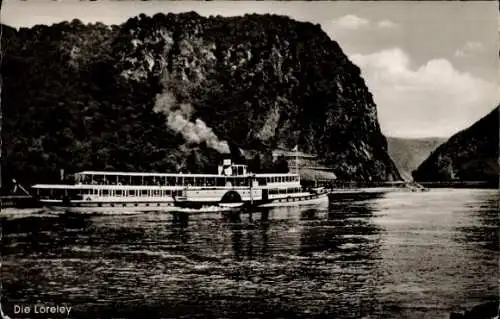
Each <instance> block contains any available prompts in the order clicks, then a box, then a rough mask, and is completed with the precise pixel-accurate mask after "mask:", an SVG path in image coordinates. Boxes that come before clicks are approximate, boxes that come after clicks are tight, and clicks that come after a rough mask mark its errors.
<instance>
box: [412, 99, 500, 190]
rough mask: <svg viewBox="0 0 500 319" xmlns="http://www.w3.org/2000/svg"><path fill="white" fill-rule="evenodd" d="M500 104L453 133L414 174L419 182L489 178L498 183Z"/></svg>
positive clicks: (488, 179) (484, 179)
mask: <svg viewBox="0 0 500 319" xmlns="http://www.w3.org/2000/svg"><path fill="white" fill-rule="evenodd" d="M498 123H499V106H497V107H496V108H495V109H494V110H493V111H491V112H490V113H489V114H488V115H486V116H485V117H483V118H482V119H480V120H479V121H477V122H476V123H474V124H473V125H472V126H471V127H469V128H467V129H465V130H463V131H461V132H459V133H457V134H455V135H453V136H452V137H451V138H450V139H449V140H448V141H447V142H445V143H444V144H442V145H441V146H440V147H438V148H437V149H436V151H435V152H433V153H432V154H431V155H430V156H429V157H428V158H427V159H426V160H425V161H424V162H423V163H422V164H421V165H420V166H419V167H418V169H417V170H416V171H415V172H414V173H413V177H414V178H415V180H416V181H419V182H436V181H488V182H491V183H492V185H497V183H498V174H499V173H500V169H499V165H498V150H499V142H498V141H499V138H498V135H499V125H498Z"/></svg>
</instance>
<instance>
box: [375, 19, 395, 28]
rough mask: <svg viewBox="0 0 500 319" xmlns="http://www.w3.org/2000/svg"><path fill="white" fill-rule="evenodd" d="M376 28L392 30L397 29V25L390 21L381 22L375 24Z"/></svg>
mask: <svg viewBox="0 0 500 319" xmlns="http://www.w3.org/2000/svg"><path fill="white" fill-rule="evenodd" d="M377 27H378V28H380V29H392V28H395V27H397V24H396V23H394V22H392V21H391V20H382V21H379V22H378V23H377Z"/></svg>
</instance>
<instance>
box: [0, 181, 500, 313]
mask: <svg viewBox="0 0 500 319" xmlns="http://www.w3.org/2000/svg"><path fill="white" fill-rule="evenodd" d="M498 201H499V195H498V191H497V190H473V189H434V190H431V191H430V192H423V193H410V192H401V193H399V192H393V193H387V194H385V195H383V196H380V197H378V198H368V199H367V198H364V199H363V200H361V199H360V200H356V199H354V200H349V201H339V202H335V203H332V205H330V206H327V205H323V206H308V207H307V206H305V207H281V208H273V209H268V210H262V211H258V212H254V213H253V214H252V216H249V215H241V216H237V215H231V216H229V215H224V214H222V213H211V214H199V215H190V216H185V215H180V216H176V218H174V217H173V216H172V215H171V214H169V213H142V214H126V215H64V214H62V215H61V214H56V213H53V212H47V211H37V210H16V209H4V210H3V211H2V213H1V218H2V220H1V223H2V233H3V238H2V241H3V248H2V279H3V280H2V285H3V288H2V304H3V311H4V312H5V313H7V314H8V315H9V316H11V318H46V317H47V316H46V315H45V316H43V315H38V314H33V313H30V314H21V313H17V314H16V313H15V312H14V306H15V305H28V306H30V305H35V304H37V303H38V304H43V305H57V306H71V307H72V310H71V313H70V315H69V317H71V318H86V317H92V318H233V317H234V318H235V317H238V318H261V317H264V316H267V317H281V318H289V317H292V316H293V317H302V318H312V317H315V318H317V317H321V318H449V314H450V312H452V311H460V310H461V309H465V308H471V307H473V306H474V305H477V304H480V303H483V302H486V301H489V300H495V298H498V284H499V281H498V259H499V238H498V237H499V235H498V234H499V219H498ZM65 317H66V315H53V316H52V318H65Z"/></svg>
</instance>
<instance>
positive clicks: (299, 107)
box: [2, 12, 400, 181]
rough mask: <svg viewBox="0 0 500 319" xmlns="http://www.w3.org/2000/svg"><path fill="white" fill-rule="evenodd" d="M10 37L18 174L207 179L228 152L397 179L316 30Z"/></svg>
mask: <svg viewBox="0 0 500 319" xmlns="http://www.w3.org/2000/svg"><path fill="white" fill-rule="evenodd" d="M5 29H6V30H4V34H3V38H2V48H5V49H4V52H3V55H4V58H3V65H2V75H3V83H4V90H3V92H2V94H3V100H2V102H3V107H4V110H5V111H4V119H5V122H6V125H5V135H4V136H5V137H4V143H5V156H4V160H5V162H4V163H5V164H4V165H5V166H4V167H7V171H8V172H9V174H10V175H15V176H21V175H22V176H31V177H33V178H35V176H36V178H37V179H41V180H47V179H50V176H59V173H58V170H59V168H64V169H66V171H75V170H80V169H96V170H98V169H114V170H118V169H119V170H139V171H140V170H147V171H169V170H178V169H182V167H184V168H186V167H187V166H189V168H188V170H189V171H200V170H207V169H211V168H213V167H212V166H211V165H212V162H213V161H214V160H216V159H217V157H218V156H219V152H221V151H224V150H225V149H226V150H227V149H229V146H231V149H233V150H238V152H239V153H240V154H238V156H240V157H241V155H242V154H253V157H255V156H258V157H261V160H260V162H261V163H264V162H266V158H267V159H269V158H272V156H271V157H269V154H271V153H272V151H273V150H276V149H288V150H290V149H292V148H293V147H294V146H295V145H298V146H299V149H300V150H301V151H303V152H305V153H308V154H314V155H315V156H316V158H317V165H319V166H326V167H328V168H330V169H331V171H332V172H333V173H334V174H335V175H336V176H337V177H338V178H339V179H346V180H363V181H369V180H374V181H384V180H397V179H400V175H399V173H398V170H397V168H396V167H395V165H394V163H393V162H392V160H391V158H390V157H389V155H388V153H387V141H386V138H385V137H384V136H383V134H382V133H381V131H380V127H379V123H378V120H377V109H376V105H375V103H374V102H373V99H372V95H371V93H370V92H369V90H368V88H367V86H366V84H365V82H364V80H363V78H362V77H361V75H360V69H359V68H358V67H357V66H355V65H354V64H353V63H351V61H349V59H348V58H347V57H346V55H345V54H344V53H343V52H342V50H341V48H340V47H339V45H338V44H337V43H336V42H335V41H333V40H331V39H330V38H329V37H328V36H327V35H326V34H325V33H324V32H323V31H322V30H321V28H320V26H319V25H314V24H311V23H303V22H297V21H294V20H291V19H289V18H288V17H284V16H276V15H246V16H244V17H231V18H227V17H220V16H217V17H210V18H205V17H201V16H199V15H198V14H196V13H193V12H191V13H184V14H168V15H164V14H157V15H155V16H154V17H147V16H145V15H140V16H138V17H136V18H132V19H130V20H128V21H127V22H126V23H124V24H122V25H119V26H106V25H103V24H94V25H84V24H82V23H81V22H79V21H72V22H71V23H68V22H65V23H60V24H56V25H53V26H50V27H48V26H35V27H33V28H31V29H21V30H13V29H8V28H5ZM7 29H8V30H7ZM187 123H190V124H187ZM186 125H188V126H186ZM193 134H194V135H193ZM202 135H203V136H202ZM208 135H210V136H208ZM207 138H209V139H207ZM216 145H217V147H215V146H216ZM231 153H234V152H231ZM266 154H267V155H266ZM245 156H246V155H245ZM246 157H247V158H248V156H246Z"/></svg>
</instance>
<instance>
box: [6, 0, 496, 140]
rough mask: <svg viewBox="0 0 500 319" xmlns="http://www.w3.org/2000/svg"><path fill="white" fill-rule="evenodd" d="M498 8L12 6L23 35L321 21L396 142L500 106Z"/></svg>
mask: <svg viewBox="0 0 500 319" xmlns="http://www.w3.org/2000/svg"><path fill="white" fill-rule="evenodd" d="M497 5H498V4H497V3H496V1H484V2H482V1H471V2H463V1H459V2H458V1H445V2H440V1H430V2H424V1H415V2H403V1H388V2H380V1H378V2H367V1H362V2H355V1H316V2H315V1H304V2H303V1H276V2H275V1H172V2H170V1H140V2H139V1H105V0H100V1H92V2H90V1H85V0H83V1H82V0H59V1H49V0H29V1H20V0H4V3H3V5H2V9H1V15H0V19H1V22H2V23H3V24H7V25H10V26H13V27H31V26H33V25H35V24H47V25H50V24H53V23H57V22H61V21H65V20H67V21H71V20H72V19H74V18H77V19H80V20H81V21H83V22H85V23H87V22H96V21H100V22H103V23H106V24H120V23H122V22H124V21H126V20H127V19H128V18H130V17H133V16H136V15H138V14H140V13H145V14H147V15H153V14H155V13H158V12H163V13H168V12H174V13H179V12H187V11H196V12H198V13H199V14H200V15H203V16H210V15H221V16H238V15H244V14H246V13H274V14H280V15H287V16H289V17H291V18H292V19H295V20H298V21H308V22H312V23H319V24H320V25H321V27H322V29H323V30H324V31H325V32H326V33H327V34H328V35H329V37H330V38H331V39H332V40H335V41H337V42H338V43H339V44H340V46H341V48H342V49H343V51H344V53H346V54H347V56H348V57H349V59H350V60H351V61H352V62H353V63H355V64H356V65H358V66H359V67H360V68H361V75H362V77H363V78H364V79H365V81H366V84H367V86H368V88H369V90H370V92H372V93H373V96H374V100H375V103H376V104H377V112H378V119H379V123H380V126H381V129H382V132H383V133H384V134H385V135H386V136H393V137H407V138H422V137H449V136H451V135H453V134H454V133H456V132H458V131H460V130H463V129H465V128H467V127H468V126H470V125H472V124H473V123H474V122H475V121H477V120H478V119H480V118H481V117H483V116H484V115H485V114H487V113H488V112H490V111H491V110H492V109H493V108H495V107H496V106H497V105H498V104H499V102H500V86H499V84H500V82H499V79H500V68H499V67H500V65H499V34H500V23H499V21H500V20H499V11H498V7H497Z"/></svg>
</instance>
